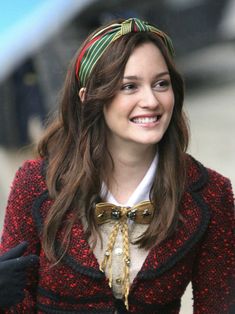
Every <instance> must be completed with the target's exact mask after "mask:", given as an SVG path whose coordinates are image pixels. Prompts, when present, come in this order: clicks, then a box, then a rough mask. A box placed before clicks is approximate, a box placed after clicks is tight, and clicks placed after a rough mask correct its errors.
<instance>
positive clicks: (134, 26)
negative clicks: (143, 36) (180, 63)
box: [76, 18, 174, 87]
mask: <svg viewBox="0 0 235 314" xmlns="http://www.w3.org/2000/svg"><path fill="white" fill-rule="evenodd" d="M131 32H134V33H137V32H151V33H154V34H156V35H157V36H159V37H160V38H161V39H162V40H163V42H164V44H165V46H166V48H167V50H168V51H169V53H170V55H172V56H174V48H173V45H172V42H171V39H170V37H169V36H168V35H167V34H165V33H164V32H163V31H161V30H160V29H158V28H156V27H155V26H153V25H150V24H149V23H147V22H144V21H142V20H139V19H137V18H130V19H128V20H125V21H124V22H122V23H120V24H119V23H114V24H111V25H109V26H106V27H104V28H102V29H101V30H99V31H97V32H96V33H95V34H94V35H93V36H92V37H91V39H90V41H89V42H88V43H87V44H86V45H85V46H84V47H83V49H82V50H81V52H80V54H79V56H78V58H77V62H76V77H77V79H78V80H80V82H81V85H82V86H83V87H84V86H86V83H87V80H88V78H89V76H90V74H91V71H92V69H93V68H94V66H95V65H96V63H97V61H98V60H99V58H100V57H101V56H102V54H103V53H104V52H105V50H106V49H107V47H108V46H109V45H110V44H111V43H112V42H114V41H115V40H117V39H118V38H120V37H121V36H124V35H125V34H128V33H131Z"/></svg>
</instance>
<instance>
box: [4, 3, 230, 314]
mask: <svg viewBox="0 0 235 314" xmlns="http://www.w3.org/2000/svg"><path fill="white" fill-rule="evenodd" d="M131 16H135V17H140V18H142V19H146V20H147V21H149V22H152V23H154V24H156V25H157V26H158V27H159V28H161V29H163V30H164V31H166V32H167V33H168V34H169V35H170V37H171V38H172V40H173V43H174V46H175V50H176V64H177V65H178V69H179V70H180V72H181V73H182V74H183V76H184V79H185V86H186V99H185V110H186V112H187V114H188V117H189V121H190V125H191V144H190V148H189V152H190V153H191V154H192V155H193V156H194V157H196V158H197V159H199V160H200V161H201V162H202V163H203V164H204V165H206V166H208V167H210V168H213V169H215V170H217V171H218V172H220V173H222V174H223V175H224V176H227V177H229V178H230V179H231V181H232V184H233V187H235V167H234V165H235V141H234V135H235V0H217V1H214V0H158V1H155V0H145V1H143V0H135V1H126V0H113V1H112V0H110V1H107V0H84V1H83V0H30V1H28V0H15V1H14V4H13V3H12V1H1V3H0V43H1V49H0V64H1V69H0V231H1V229H2V223H3V217H4V211H5V206H6V203H7V196H8V194H9V190H10V185H11V182H12V180H13V177H14V174H15V171H16V170H17V168H18V167H19V166H20V165H21V163H22V162H23V160H25V159H28V158H32V157H33V147H34V144H35V143H36V142H37V140H38V139H39V137H40V134H41V132H42V130H43V127H44V121H45V119H46V118H47V116H48V115H49V114H50V113H51V112H53V111H54V110H56V106H57V99H58V92H59V90H60V88H61V86H62V84H63V80H64V77H65V73H66V69H67V66H68V63H69V61H70V59H71V58H72V56H73V55H74V53H75V51H76V50H77V48H78V47H79V45H80V43H81V41H82V40H83V39H84V38H85V37H86V35H87V34H88V33H89V32H90V31H92V30H93V29H94V28H96V27H98V26H100V25H101V24H103V23H106V22H108V21H110V20H112V19H114V18H117V17H124V18H128V17H131ZM191 298H192V296H191V287H190V286H189V287H188V289H187V291H186V293H185V296H184V298H183V305H182V310H181V313H182V314H190V313H192V301H191Z"/></svg>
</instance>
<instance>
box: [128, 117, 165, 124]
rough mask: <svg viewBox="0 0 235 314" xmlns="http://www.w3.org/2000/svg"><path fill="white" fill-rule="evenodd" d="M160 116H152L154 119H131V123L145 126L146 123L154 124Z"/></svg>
mask: <svg viewBox="0 0 235 314" xmlns="http://www.w3.org/2000/svg"><path fill="white" fill-rule="evenodd" d="M160 117H161V116H154V117H142V118H140V117H139V118H133V119H131V121H132V122H134V123H137V124H146V123H154V122H157V121H158V120H159V119H160Z"/></svg>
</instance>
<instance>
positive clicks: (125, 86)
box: [121, 83, 137, 92]
mask: <svg viewBox="0 0 235 314" xmlns="http://www.w3.org/2000/svg"><path fill="white" fill-rule="evenodd" d="M136 89H137V85H136V84H135V83H126V84H123V85H122V86H121V90H122V91H127V92H132V91H135V90H136Z"/></svg>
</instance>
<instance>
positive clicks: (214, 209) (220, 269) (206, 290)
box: [192, 178, 235, 314]
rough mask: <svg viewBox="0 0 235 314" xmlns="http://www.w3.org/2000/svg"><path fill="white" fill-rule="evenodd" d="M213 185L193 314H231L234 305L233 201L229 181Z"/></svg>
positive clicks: (196, 275) (206, 195) (207, 196)
mask: <svg viewBox="0 0 235 314" xmlns="http://www.w3.org/2000/svg"><path fill="white" fill-rule="evenodd" d="M218 179H220V178H218ZM211 184H214V188H213V189H212V188H208V190H207V191H206V193H204V198H205V200H206V202H207V204H208V206H209V210H210V211H211V220H210V224H209V227H208V230H207V232H206V234H205V235H204V237H203V239H202V242H201V246H200V249H199V252H198V256H197V259H196V262H195V265H194V269H193V275H192V286H193V298H194V314H201V313H203V314H218V313H219V314H232V308H233V307H234V304H235V218H234V199H233V193H232V188H231V184H230V181H229V180H228V179H225V178H223V180H222V179H221V180H218V181H217V182H213V183H211ZM212 191H218V192H216V193H215V192H212Z"/></svg>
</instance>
